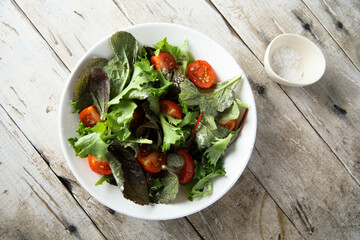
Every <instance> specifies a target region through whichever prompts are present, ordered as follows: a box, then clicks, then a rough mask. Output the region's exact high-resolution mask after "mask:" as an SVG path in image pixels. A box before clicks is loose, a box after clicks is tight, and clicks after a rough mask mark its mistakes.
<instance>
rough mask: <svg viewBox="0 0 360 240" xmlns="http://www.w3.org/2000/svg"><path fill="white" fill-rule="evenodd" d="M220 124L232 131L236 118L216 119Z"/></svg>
mask: <svg viewBox="0 0 360 240" xmlns="http://www.w3.org/2000/svg"><path fill="white" fill-rule="evenodd" d="M217 122H218V123H219V124H220V125H221V126H223V127H224V128H227V129H229V130H231V131H234V129H235V126H236V119H232V120H218V121H217Z"/></svg>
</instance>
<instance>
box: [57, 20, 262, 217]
mask: <svg viewBox="0 0 360 240" xmlns="http://www.w3.org/2000/svg"><path fill="white" fill-rule="evenodd" d="M152 26H168V27H176V28H180V29H184V30H186V31H189V32H194V33H196V34H199V35H200V36H201V37H204V38H206V39H208V40H209V41H211V42H213V43H215V44H216V45H217V46H218V47H219V48H222V50H223V51H225V52H226V53H227V54H228V55H229V56H231V57H232V58H233V60H234V61H235V62H236V64H237V65H238V67H239V68H240V70H241V71H242V72H243V73H244V75H243V78H245V79H244V81H247V84H248V85H249V86H250V83H249V80H248V79H247V77H246V75H245V72H244V71H243V69H242V68H241V66H240V64H239V63H238V62H237V61H236V60H235V58H234V57H233V56H232V54H230V53H229V52H228V51H227V50H226V49H225V48H224V47H223V46H222V45H221V44H219V43H218V42H216V41H215V40H213V39H212V38H210V37H209V36H207V35H206V34H204V33H202V32H200V31H198V30H195V29H193V28H190V27H186V26H183V25H179V24H173V23H163V22H152V23H143V24H136V25H133V26H129V27H125V28H121V29H119V30H118V31H127V30H129V29H134V28H142V27H152ZM113 34H114V33H111V34H109V35H107V36H106V37H104V38H102V39H101V40H100V41H97V42H96V43H95V44H94V45H93V46H92V47H91V48H89V50H87V51H86V52H85V53H84V54H83V56H82V57H81V58H80V59H79V60H78V62H77V64H76V65H75V66H74V67H73V70H72V71H71V73H70V75H69V77H68V78H67V79H66V83H65V85H64V88H63V91H62V94H61V99H60V110H59V115H58V121H59V136H60V144H61V149H62V152H63V154H64V156H65V159H66V162H67V165H68V166H69V168H70V170H71V172H72V174H73V175H74V176H75V178H76V180H77V181H78V182H79V183H80V185H81V187H82V188H83V189H85V190H86V191H87V192H88V194H89V195H91V196H92V197H94V198H95V199H96V200H97V201H98V202H100V203H101V204H103V205H104V206H108V204H107V203H105V202H103V201H102V200H100V199H98V198H97V197H96V196H94V195H93V194H92V193H91V191H90V190H89V189H88V188H87V186H86V184H85V183H83V181H82V179H81V176H80V174H79V173H78V172H77V171H76V170H75V168H74V166H73V165H72V164H71V161H70V159H71V158H73V156H72V157H71V156H69V154H68V152H67V150H66V148H65V142H64V139H65V137H64V132H63V129H64V126H63V121H62V115H63V112H64V107H65V104H67V103H66V93H67V92H68V91H69V88H70V85H71V83H72V81H71V80H72V79H73V78H74V77H75V74H77V72H78V71H79V68H80V67H81V66H82V65H83V64H84V60H85V59H86V58H87V57H89V55H91V54H90V53H91V52H93V51H94V49H96V48H97V47H98V46H99V45H101V44H102V43H103V42H104V41H108V39H110V37H111V36H112V35H113ZM244 81H243V82H244ZM70 90H71V89H70ZM250 90H251V86H250ZM250 95H251V98H252V101H251V102H252V109H251V110H252V112H253V113H252V115H253V117H254V118H253V119H252V120H253V125H254V126H255V127H254V129H253V137H252V138H251V139H249V145H250V146H251V147H250V148H249V154H248V156H246V157H245V158H244V159H246V162H245V163H244V164H243V167H242V169H241V170H240V171H239V172H238V174H237V175H236V179H235V180H234V181H233V182H231V184H229V186H228V187H227V188H226V190H225V191H223V193H221V194H218V195H217V196H216V197H212V198H211V201H209V202H208V203H207V204H202V207H201V208H198V209H195V210H193V211H187V212H186V211H185V213H179V214H177V215H172V216H170V217H167V218H163V217H156V216H151V217H148V216H139V215H136V214H131V213H128V212H126V213H125V212H122V211H119V210H115V211H117V212H119V213H121V214H124V215H126V216H130V217H134V218H138V219H144V220H170V219H177V218H181V217H185V216H188V215H191V214H194V213H196V212H199V211H201V210H203V209H205V208H207V207H209V206H210V205H212V204H213V203H214V202H216V201H218V200H219V199H220V198H222V197H223V196H224V195H225V194H226V193H228V191H229V190H230V189H231V188H232V187H233V186H234V184H235V183H236V182H237V181H238V180H239V178H240V176H241V175H242V174H243V172H244V170H245V168H246V166H247V164H248V162H249V160H250V158H251V155H252V152H253V149H254V147H255V140H256V135H257V111H256V102H255V98H254V95H253V93H252V92H251V93H250Z"/></svg>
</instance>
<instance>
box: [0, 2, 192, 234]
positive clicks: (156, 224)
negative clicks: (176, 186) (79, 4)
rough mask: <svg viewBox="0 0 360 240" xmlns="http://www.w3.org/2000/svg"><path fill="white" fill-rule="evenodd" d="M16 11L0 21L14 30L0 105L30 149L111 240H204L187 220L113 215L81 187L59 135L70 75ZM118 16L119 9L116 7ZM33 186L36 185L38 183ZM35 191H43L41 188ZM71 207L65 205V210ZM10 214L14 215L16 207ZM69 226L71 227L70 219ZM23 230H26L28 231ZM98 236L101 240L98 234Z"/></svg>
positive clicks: (8, 31)
mask: <svg viewBox="0 0 360 240" xmlns="http://www.w3.org/2000/svg"><path fill="white" fill-rule="evenodd" d="M84 5H86V4H85V3H84ZM114 6H115V5H114ZM16 7H17V6H14V5H12V4H10V2H5V4H4V5H2V8H1V9H2V10H3V9H4V10H3V11H2V13H4V14H1V16H0V22H5V23H6V24H7V25H8V26H10V27H7V26H6V27H5V26H4V25H1V31H0V39H1V41H0V48H1V60H0V71H1V73H2V78H1V84H2V87H1V90H0V102H1V104H2V106H3V107H4V109H6V111H7V112H8V113H9V114H10V116H11V117H12V118H13V119H14V120H15V121H16V124H17V125H18V126H19V127H20V129H21V130H22V131H23V132H24V134H25V135H26V137H27V138H28V139H29V141H30V142H31V144H33V145H34V146H35V147H36V149H37V150H38V151H39V153H40V154H41V155H42V157H44V158H45V160H46V161H47V162H48V164H49V166H50V168H51V169H52V170H53V171H54V172H55V173H56V174H57V175H58V176H59V178H60V180H61V181H62V182H63V183H64V184H65V185H66V187H67V188H68V189H69V191H71V192H72V194H73V195H74V197H75V198H76V200H77V201H78V202H79V203H80V204H81V206H82V207H83V208H84V210H85V211H86V212H87V214H88V215H89V216H90V217H91V219H92V220H93V221H94V222H95V224H96V225H97V226H98V227H99V228H100V229H101V230H102V232H103V233H104V235H105V237H106V238H108V239H118V238H120V237H123V238H125V239H130V238H133V237H134V236H138V237H139V238H140V239H161V238H164V239H173V238H174V236H176V238H178V239H199V236H198V234H197V232H196V231H195V230H194V229H193V227H192V226H191V225H190V224H189V222H188V221H187V220H186V219H184V218H183V219H179V220H172V221H164V222H160V221H143V220H139V219H134V218H130V217H126V216H123V215H121V214H111V213H112V211H111V210H110V211H109V209H107V208H106V207H105V206H103V205H102V204H100V203H98V202H97V201H95V200H94V199H93V198H92V197H90V196H89V194H87V193H86V192H85V191H84V189H83V188H82V187H80V186H79V185H78V183H77V182H76V180H75V178H74V176H73V175H72V173H71V172H70V170H69V168H68V167H67V165H66V162H65V159H64V157H63V154H62V151H61V148H60V144H59V142H58V134H57V133H58V129H57V114H58V103H59V98H60V94H61V91H62V89H63V86H64V82H65V79H66V78H67V77H68V76H69V71H68V70H67V68H66V67H65V66H64V64H63V63H62V61H61V60H60V59H59V58H58V56H57V54H56V53H55V52H53V51H52V49H51V48H50V47H49V45H48V44H47V42H45V41H44V40H43V39H42V37H41V36H39V34H38V33H37V31H36V30H35V29H34V28H33V27H32V25H31V24H30V23H29V21H28V20H27V18H26V17H25V16H24V15H22V14H20V12H19V11H18V10H16ZM114 9H115V8H114ZM33 10H34V11H41V9H40V10H39V9H36V6H35V5H34V9H33ZM52 11H58V9H56V8H55V9H52ZM115 11H118V9H117V8H116V10H115ZM104 14H105V13H104ZM75 17H77V15H75ZM124 24H125V23H124ZM69 27H70V26H69ZM78 57H79V56H78ZM34 62H35V63H36V65H34ZM35 96H36V97H35ZM35 155H36V154H35ZM19 169H20V170H19V171H20V172H19V173H18V172H14V173H13V174H19V175H20V176H22V175H24V174H23V169H22V168H19ZM31 173H32V172H31ZM6 176H8V175H6ZM37 180H38V182H39V184H41V185H42V186H46V184H47V183H46V181H47V178H42V179H37ZM28 182H29V183H30V186H32V184H33V181H28ZM22 184H26V183H22ZM25 186H27V185H25ZM33 188H34V190H35V191H37V192H38V187H36V188H35V187H33ZM46 190H48V189H47V188H46ZM40 196H41V197H42V195H40ZM29 205H30V206H31V207H36V204H35V203H29ZM67 206H68V205H64V208H66V207H67ZM10 210H14V211H15V209H13V208H10ZM10 210H9V211H10ZM71 211H72V208H71V207H69V208H68V209H66V211H65V213H67V212H71ZM68 216H69V217H70V216H72V215H70V214H69V215H66V216H64V218H65V217H66V218H65V219H68ZM87 221H89V219H88V220H87ZM69 223H71V221H70V220H69ZM84 223H86V221H84ZM88 225H89V226H87V225H86V224H84V225H80V226H81V231H83V232H86V231H88V232H89V234H91V232H92V231H91V224H88ZM30 227H35V225H32V224H30V225H29V228H30ZM24 229H26V227H25V226H24ZM10 236H11V235H10ZM54 236H56V235H54ZM93 236H94V238H95V239H97V237H96V235H95V234H94V235H93ZM89 238H91V237H89Z"/></svg>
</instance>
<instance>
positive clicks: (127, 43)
mask: <svg viewBox="0 0 360 240" xmlns="http://www.w3.org/2000/svg"><path fill="white" fill-rule="evenodd" d="M110 44H111V47H112V48H113V50H114V56H113V57H112V58H111V60H110V61H109V63H108V65H107V66H106V67H105V68H104V71H105V72H106V73H107V74H108V76H109V79H110V82H111V88H112V90H111V96H112V97H115V96H117V95H118V94H120V93H121V91H122V90H123V89H124V87H125V86H126V85H127V84H128V83H129V81H130V78H131V75H132V73H133V64H134V63H135V61H136V58H137V53H138V49H139V46H138V42H137V41H136V39H135V38H134V36H133V35H132V34H130V33H128V32H125V31H119V32H116V33H114V34H113V35H112V36H111V38H110Z"/></svg>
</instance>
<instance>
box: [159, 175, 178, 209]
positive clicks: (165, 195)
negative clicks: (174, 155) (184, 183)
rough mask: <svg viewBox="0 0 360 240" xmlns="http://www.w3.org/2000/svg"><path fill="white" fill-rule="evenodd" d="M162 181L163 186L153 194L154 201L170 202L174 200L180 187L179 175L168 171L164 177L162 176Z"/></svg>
mask: <svg viewBox="0 0 360 240" xmlns="http://www.w3.org/2000/svg"><path fill="white" fill-rule="evenodd" d="M160 181H161V183H162V185H163V187H162V188H161V190H160V191H158V192H157V193H156V194H155V195H154V196H153V198H154V202H156V203H168V202H170V201H172V200H174V199H175V198H176V195H177V193H178V192H179V188H180V183H179V179H178V177H177V175H176V174H175V173H173V172H172V171H166V172H165V173H164V177H162V178H160Z"/></svg>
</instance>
